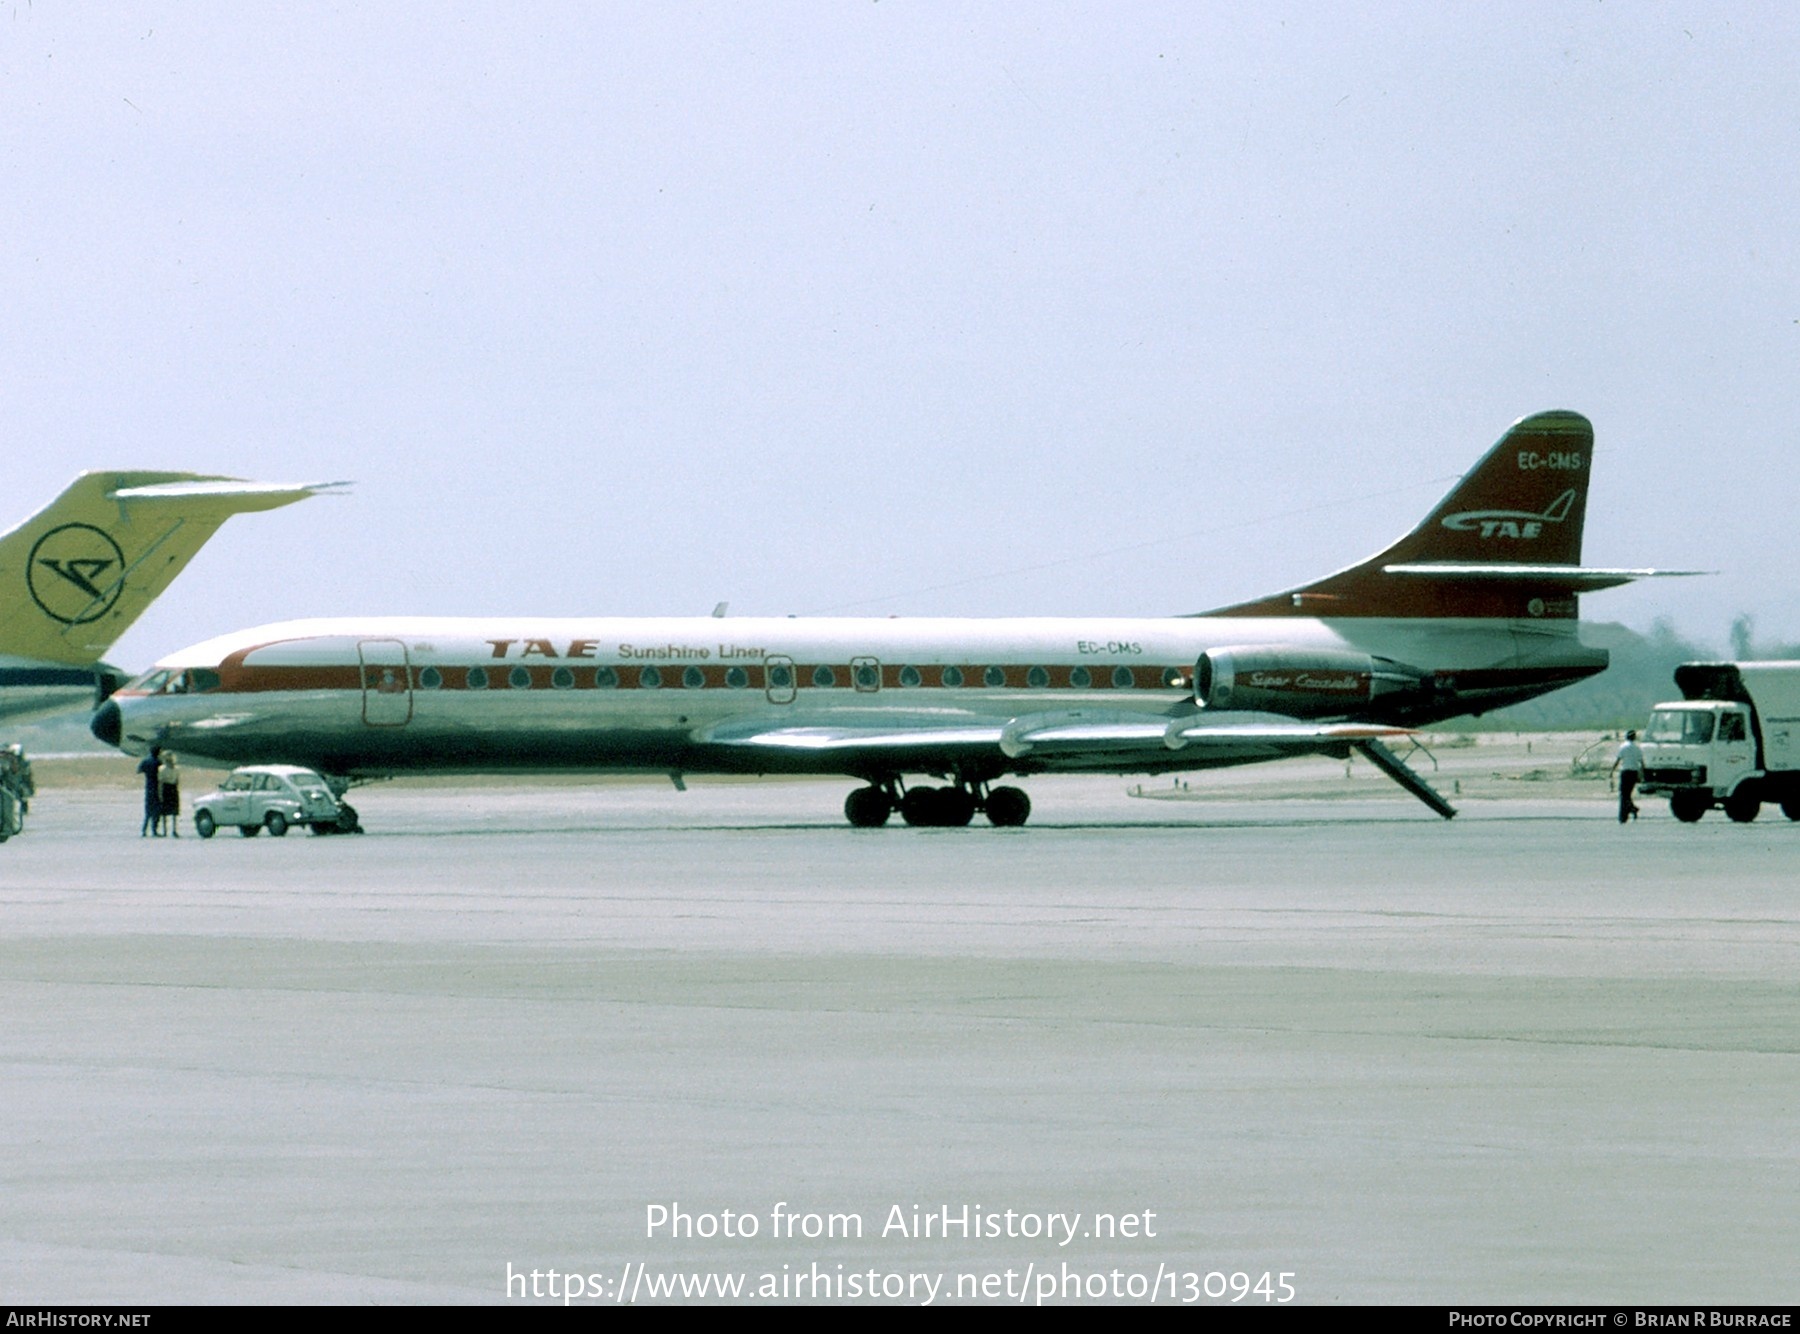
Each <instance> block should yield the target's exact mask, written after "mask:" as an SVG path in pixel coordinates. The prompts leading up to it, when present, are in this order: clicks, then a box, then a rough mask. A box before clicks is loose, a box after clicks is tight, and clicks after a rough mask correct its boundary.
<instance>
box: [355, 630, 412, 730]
mask: <svg viewBox="0 0 1800 1334" xmlns="http://www.w3.org/2000/svg"><path fill="white" fill-rule="evenodd" d="M356 653H357V656H358V657H359V658H360V659H361V660H362V705H363V721H364V722H365V723H367V724H368V725H369V726H370V727H403V726H405V725H406V724H407V723H408V722H410V721H412V707H413V700H412V673H411V671H410V670H408V665H407V659H406V645H405V644H402V643H401V642H400V641H399V640H398V639H365V640H362V641H361V642H360V643H358V644H357V646H356Z"/></svg>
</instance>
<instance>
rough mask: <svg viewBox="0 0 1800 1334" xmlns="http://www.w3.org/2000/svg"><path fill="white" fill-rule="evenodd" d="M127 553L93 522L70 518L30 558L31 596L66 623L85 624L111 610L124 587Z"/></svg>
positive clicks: (45, 537)
mask: <svg viewBox="0 0 1800 1334" xmlns="http://www.w3.org/2000/svg"><path fill="white" fill-rule="evenodd" d="M124 570H125V553H124V552H122V551H120V550H119V544H118V543H117V542H115V541H113V540H112V538H110V537H108V536H107V535H106V534H105V533H103V532H101V531H100V530H99V529H98V528H95V527H93V526H92V525H91V524H85V523H65V524H64V525H63V526H62V527H60V528H52V529H51V530H50V531H49V532H47V533H45V534H44V535H43V536H42V537H40V538H39V539H38V540H37V545H36V546H34V547H32V549H31V556H30V557H29V559H28V560H27V561H26V568H25V582H26V584H27V585H28V586H29V587H30V589H31V600H32V601H33V602H35V603H37V604H38V606H39V607H40V608H42V609H43V612H44V614H45V615H46V616H51V617H54V618H55V619H56V620H59V621H61V622H62V623H63V624H64V625H85V624H87V623H88V622H89V621H97V620H99V619H100V618H101V617H102V616H104V615H106V613H107V612H109V611H111V610H112V607H113V603H115V602H117V601H118V600H119V594H121V593H123V592H124V591H125V581H124V579H123V578H122V575H123V573H124Z"/></svg>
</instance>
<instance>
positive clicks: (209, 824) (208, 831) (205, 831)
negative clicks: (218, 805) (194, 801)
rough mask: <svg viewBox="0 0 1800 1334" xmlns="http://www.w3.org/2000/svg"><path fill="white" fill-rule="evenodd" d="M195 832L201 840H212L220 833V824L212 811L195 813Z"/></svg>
mask: <svg viewBox="0 0 1800 1334" xmlns="http://www.w3.org/2000/svg"><path fill="white" fill-rule="evenodd" d="M194 832H195V833H196V834H198V835H200V837H201V838H211V837H212V836H213V835H214V834H216V833H218V832H219V822H218V821H217V820H215V819H213V813H212V812H211V811H195V812H194Z"/></svg>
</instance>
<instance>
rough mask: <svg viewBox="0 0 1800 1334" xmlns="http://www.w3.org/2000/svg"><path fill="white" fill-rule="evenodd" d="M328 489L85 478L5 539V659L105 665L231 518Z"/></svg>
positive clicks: (1, 600) (1, 554)
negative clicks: (108, 652)
mask: <svg viewBox="0 0 1800 1334" xmlns="http://www.w3.org/2000/svg"><path fill="white" fill-rule="evenodd" d="M323 485H334V484H332V483H327V484H323ZM320 489H321V484H317V483H310V484H306V485H298V486H288V485H271V484H267V483H262V482H244V481H239V480H237V479H236V478H231V477H205V476H200V475H198V474H195V473H186V472H84V473H82V474H81V476H79V477H77V478H76V479H75V481H74V482H73V483H72V484H71V485H70V487H69V489H68V490H66V491H64V492H63V493H62V494H61V495H60V496H58V497H57V498H56V499H55V500H54V501H53V502H51V503H50V504H49V505H48V506H46V507H45V508H44V509H43V510H41V511H39V512H38V513H37V514H34V515H33V516H32V517H31V518H29V519H27V520H26V521H25V522H24V523H22V524H20V525H19V526H18V527H17V528H15V529H13V530H12V531H11V532H9V533H6V534H5V535H3V536H0V654H5V655H15V656H17V657H20V658H29V659H32V660H35V661H42V662H55V663H67V664H69V665H71V666H87V665H88V664H90V663H94V662H97V661H99V659H100V655H101V654H103V653H105V652H106V650H107V649H108V648H110V647H111V646H112V645H113V643H114V641H116V640H117V639H118V638H119V636H120V635H122V634H124V633H125V631H126V629H127V628H128V627H129V626H130V625H131V623H132V622H133V621H135V620H137V618H138V617H139V616H140V615H142V614H143V611H144V609H145V608H146V607H148V606H149V605H150V604H151V602H153V601H154V600H155V599H156V597H157V595H158V594H159V593H161V592H162V591H163V589H165V588H167V587H168V586H169V583H170V581H172V580H173V579H174V578H175V576H176V575H178V574H180V573H181V571H182V568H183V567H184V566H186V565H187V563H188V561H190V560H191V559H193V556H194V553H195V552H197V551H199V550H200V548H201V547H203V546H205V545H206V540H207V538H209V537H211V536H212V535H213V534H214V533H215V532H217V531H218V528H219V525H220V524H222V523H224V522H225V520H226V519H228V518H230V517H231V516H232V515H233V514H243V513H247V512H250V511H253V510H270V509H276V508H278V507H280V506H282V505H290V504H292V503H293V502H294V501H296V500H304V499H305V498H306V497H307V496H310V495H315V494H317V493H318V491H319V490H320Z"/></svg>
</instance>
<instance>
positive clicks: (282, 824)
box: [263, 811, 288, 838]
mask: <svg viewBox="0 0 1800 1334" xmlns="http://www.w3.org/2000/svg"><path fill="white" fill-rule="evenodd" d="M263 823H264V824H265V825H267V826H268V829H269V837H270V838H283V837H285V836H286V834H287V829H288V826H287V816H285V815H283V814H282V813H281V812H280V811H270V812H269V813H268V814H267V815H266V816H264V817H263Z"/></svg>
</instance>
